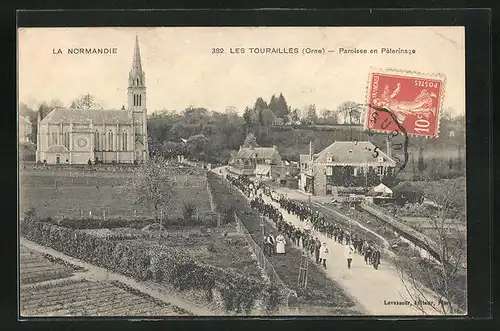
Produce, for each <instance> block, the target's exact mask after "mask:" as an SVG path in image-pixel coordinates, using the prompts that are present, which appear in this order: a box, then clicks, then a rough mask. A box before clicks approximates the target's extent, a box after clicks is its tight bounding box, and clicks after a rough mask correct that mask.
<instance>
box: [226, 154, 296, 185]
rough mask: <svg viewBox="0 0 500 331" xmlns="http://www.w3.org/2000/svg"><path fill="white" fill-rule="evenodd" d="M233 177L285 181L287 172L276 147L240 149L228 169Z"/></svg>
mask: <svg viewBox="0 0 500 331" xmlns="http://www.w3.org/2000/svg"><path fill="white" fill-rule="evenodd" d="M227 170H228V172H229V173H230V174H231V175H232V176H236V177H237V176H245V177H252V178H259V179H264V180H266V179H267V180H281V179H285V176H286V171H285V167H284V166H283V162H282V161H281V156H280V153H279V151H278V148H277V147H276V146H273V147H240V149H239V151H238V153H237V154H236V156H235V157H234V158H232V159H231V160H230V161H229V163H228V167H227Z"/></svg>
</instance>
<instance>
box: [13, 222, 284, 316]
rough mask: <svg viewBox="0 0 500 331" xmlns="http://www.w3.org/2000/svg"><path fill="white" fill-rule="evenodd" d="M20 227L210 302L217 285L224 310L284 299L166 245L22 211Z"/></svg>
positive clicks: (37, 238)
mask: <svg viewBox="0 0 500 331" xmlns="http://www.w3.org/2000/svg"><path fill="white" fill-rule="evenodd" d="M20 232H21V235H22V236H24V237H25V238H26V239H28V240H31V241H34V242H36V243H38V244H40V245H43V246H47V247H51V248H53V249H55V250H57V251H60V252H62V253H64V254H66V255H69V256H72V257H75V258H78V259H81V260H84V261H87V262H90V263H92V264H95V265H97V266H100V267H103V268H107V269H109V270H111V271H113V272H117V273H120V274H124V275H126V276H129V277H132V278H134V279H137V280H139V281H146V280H152V281H154V282H158V283H166V284H170V285H173V287H174V288H175V289H177V290H179V291H183V290H198V291H204V292H205V294H206V299H207V300H208V301H209V302H212V301H213V298H214V291H215V290H217V291H218V292H219V293H220V294H221V297H222V303H223V305H224V308H225V309H226V310H227V311H228V312H236V313H249V312H250V311H251V310H252V308H254V306H255V303H256V300H257V299H262V300H263V302H264V305H265V309H266V311H267V312H273V311H276V310H277V309H278V306H279V303H280V302H282V301H283V299H282V298H281V294H280V291H279V290H278V289H277V288H276V287H275V286H274V285H270V284H266V283H263V282H260V281H258V280H255V279H251V278H248V277H246V276H242V275H238V274H236V273H233V272H230V271H226V270H223V269H220V268H216V267H213V266H209V265H205V264H202V263H198V262H196V261H194V260H192V259H190V258H189V257H188V256H185V255H182V254H180V253H178V252H175V251H173V250H170V249H168V248H166V247H162V246H151V245H150V244H147V243H141V244H137V245H134V244H131V243H129V242H128V243H124V242H119V241H110V240H106V239H103V238H98V237H94V236H92V235H90V234H86V233H82V232H79V231H75V230H72V229H69V228H65V227H61V226H57V225H54V224H50V223H48V222H43V221H41V220H39V219H38V218H37V217H35V216H34V215H33V214H32V213H29V214H27V215H25V218H24V220H23V221H22V222H21V223H20Z"/></svg>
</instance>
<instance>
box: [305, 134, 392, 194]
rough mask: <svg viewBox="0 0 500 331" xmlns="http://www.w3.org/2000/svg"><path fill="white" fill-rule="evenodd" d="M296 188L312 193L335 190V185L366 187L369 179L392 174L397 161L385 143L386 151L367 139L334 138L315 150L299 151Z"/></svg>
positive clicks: (310, 148)
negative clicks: (325, 145)
mask: <svg viewBox="0 0 500 331" xmlns="http://www.w3.org/2000/svg"><path fill="white" fill-rule="evenodd" d="M299 167H300V182H299V189H301V190H302V191H304V192H306V193H311V194H313V195H330V194H334V192H335V191H336V188H337V187H368V186H369V185H370V184H371V181H369V179H372V178H376V179H378V180H382V179H383V178H384V177H385V176H389V175H393V174H394V168H395V167H396V162H395V161H394V160H393V159H392V156H391V148H390V145H389V142H388V143H387V149H386V152H383V151H382V150H380V149H378V148H377V147H376V146H375V145H374V144H373V143H371V142H369V141H359V142H358V141H335V142H334V143H332V144H331V145H330V146H328V147H327V148H325V149H324V150H323V151H321V152H320V153H317V154H314V153H313V148H312V142H311V143H310V144H309V154H302V155H300V162H299Z"/></svg>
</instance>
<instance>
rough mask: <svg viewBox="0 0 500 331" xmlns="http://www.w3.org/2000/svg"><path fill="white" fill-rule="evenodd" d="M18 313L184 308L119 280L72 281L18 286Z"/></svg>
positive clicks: (138, 312) (172, 311)
mask: <svg viewBox="0 0 500 331" xmlns="http://www.w3.org/2000/svg"><path fill="white" fill-rule="evenodd" d="M20 298H21V304H20V305H21V316H23V317H34V316H44V317H45V316H179V315H188V312H186V311H185V310H183V309H181V308H178V307H175V306H172V305H170V304H167V303H164V302H162V301H159V300H156V299H154V298H152V297H149V296H147V295H145V294H141V293H138V292H136V291H134V290H132V289H130V288H128V287H127V286H126V285H123V284H121V283H118V282H95V281H87V280H71V281H67V282H65V283H60V284H56V285H44V286H38V287H28V288H22V289H21V295H20Z"/></svg>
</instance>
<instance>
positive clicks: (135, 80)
mask: <svg viewBox="0 0 500 331" xmlns="http://www.w3.org/2000/svg"><path fill="white" fill-rule="evenodd" d="M127 95H128V110H129V111H131V112H132V115H133V116H132V117H133V119H134V140H135V142H134V149H135V152H136V153H137V152H138V151H142V152H141V154H142V155H136V157H135V159H142V160H141V161H145V160H147V159H148V154H149V153H148V132H147V129H148V126H147V117H146V114H147V110H146V75H145V74H144V71H143V70H142V64H141V52H140V49H139V37H138V36H137V35H136V37H135V48H134V57H133V60H132V68H131V69H130V72H129V74H128V88H127Z"/></svg>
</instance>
